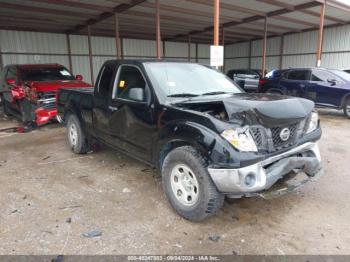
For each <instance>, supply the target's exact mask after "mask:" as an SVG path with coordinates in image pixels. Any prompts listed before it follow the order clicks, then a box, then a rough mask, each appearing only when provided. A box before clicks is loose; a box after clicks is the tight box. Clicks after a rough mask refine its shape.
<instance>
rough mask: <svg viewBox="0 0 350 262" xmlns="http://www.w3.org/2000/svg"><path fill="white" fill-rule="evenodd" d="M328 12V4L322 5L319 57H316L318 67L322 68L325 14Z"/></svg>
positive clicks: (318, 46)
mask: <svg viewBox="0 0 350 262" xmlns="http://www.w3.org/2000/svg"><path fill="white" fill-rule="evenodd" d="M325 11H326V4H325V3H323V4H322V5H321V12H320V27H319V29H318V45H317V56H316V66H317V67H320V66H321V56H322V46H323V27H324V14H325Z"/></svg>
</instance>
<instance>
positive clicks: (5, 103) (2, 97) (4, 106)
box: [1, 95, 11, 116]
mask: <svg viewBox="0 0 350 262" xmlns="http://www.w3.org/2000/svg"><path fill="white" fill-rule="evenodd" d="M1 102H2V109H3V112H4V115H6V116H10V115H11V114H10V110H9V108H8V105H7V101H6V100H5V99H4V96H3V95H1Z"/></svg>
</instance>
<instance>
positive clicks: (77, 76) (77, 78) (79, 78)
mask: <svg viewBox="0 0 350 262" xmlns="http://www.w3.org/2000/svg"><path fill="white" fill-rule="evenodd" d="M75 79H76V80H79V81H81V80H83V76H82V75H76V76H75Z"/></svg>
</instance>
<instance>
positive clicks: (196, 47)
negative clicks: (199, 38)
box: [196, 43, 198, 63]
mask: <svg viewBox="0 0 350 262" xmlns="http://www.w3.org/2000/svg"><path fill="white" fill-rule="evenodd" d="M196 63H198V43H196Z"/></svg>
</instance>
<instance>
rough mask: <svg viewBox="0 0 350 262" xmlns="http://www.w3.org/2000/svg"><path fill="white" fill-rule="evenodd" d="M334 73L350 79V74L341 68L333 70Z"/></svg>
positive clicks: (347, 79)
mask: <svg viewBox="0 0 350 262" xmlns="http://www.w3.org/2000/svg"><path fill="white" fill-rule="evenodd" d="M331 71H332V73H333V74H335V75H337V76H339V77H341V78H343V79H344V80H346V81H350V74H349V73H347V72H344V71H341V70H331Z"/></svg>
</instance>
